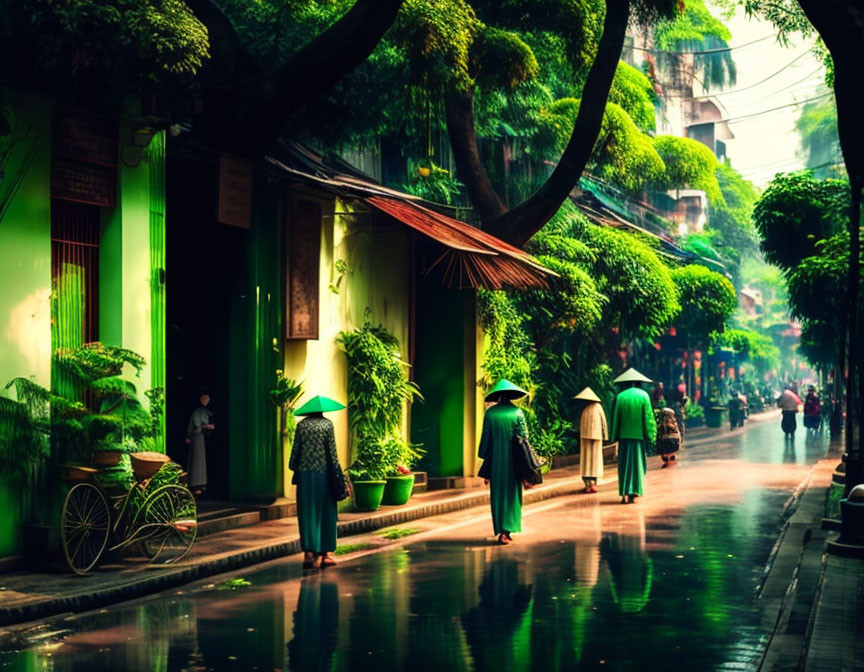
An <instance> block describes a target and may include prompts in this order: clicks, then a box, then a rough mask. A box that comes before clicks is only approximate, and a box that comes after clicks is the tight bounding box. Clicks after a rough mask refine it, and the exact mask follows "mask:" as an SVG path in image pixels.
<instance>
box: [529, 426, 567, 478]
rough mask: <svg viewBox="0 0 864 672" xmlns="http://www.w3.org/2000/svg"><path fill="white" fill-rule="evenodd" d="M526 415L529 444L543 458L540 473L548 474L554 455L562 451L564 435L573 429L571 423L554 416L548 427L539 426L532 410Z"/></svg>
mask: <svg viewBox="0 0 864 672" xmlns="http://www.w3.org/2000/svg"><path fill="white" fill-rule="evenodd" d="M526 415H527V417H528V425H529V427H528V436H529V438H530V443H531V446H532V447H533V448H534V452H535V453H537V457H539V458H540V459H542V460H543V466H541V467H540V473H541V474H544V475H545V474H548V473H549V471H550V470H551V469H552V462H553V461H554V459H555V457H556V456H557V455H561V454H562V453H563V452H564V437H565V436H566V434H567V432H569V431H570V430H571V429H573V425H572V423H570V422H567V421H566V420H562V419H560V418H555V420H553V421H552V423H551V424H550V425H549V426H548V427H546V426H541V425H540V423H539V422H538V421H537V419H536V416H535V415H534V414H533V413H532V412H530V411H529V412H528V413H526Z"/></svg>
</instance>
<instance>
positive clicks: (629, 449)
mask: <svg viewBox="0 0 864 672" xmlns="http://www.w3.org/2000/svg"><path fill="white" fill-rule="evenodd" d="M613 382H615V383H618V384H620V385H626V386H627V389H625V390H624V391H622V392H620V393H619V394H618V396H617V397H616V398H615V410H614V411H613V413H612V432H611V434H612V439H613V440H614V441H618V494H619V495H621V503H622V504H625V503H630V504H632V503H633V502H634V501H636V497H639V496H641V495H642V494H643V490H644V483H645V471H646V470H647V461H646V455H647V448H648V444H649V443H654V442H655V441H656V439H657V423H656V421H655V420H654V411H653V409H652V408H651V397H649V396H648V393H647V392H646V391H645V390H642V389H640V388H639V387H638V385H639V383H650V382H651V381H650V380H649V379H648V378H646V377H645V376H643V375H642V374H641V373H639V372H638V371H637V370H636V369H633V368H630V369H627V371H625V372H624V373H622V374H621V375H620V376H618V377H617V378H616V379H615V380H614V381H613Z"/></svg>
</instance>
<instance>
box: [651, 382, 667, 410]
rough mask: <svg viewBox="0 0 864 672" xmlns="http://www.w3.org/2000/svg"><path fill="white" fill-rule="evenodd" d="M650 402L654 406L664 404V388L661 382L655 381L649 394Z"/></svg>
mask: <svg viewBox="0 0 864 672" xmlns="http://www.w3.org/2000/svg"><path fill="white" fill-rule="evenodd" d="M651 402H652V403H653V404H654V408H663V407H664V406H665V405H666V390H665V389H664V387H663V383H657V386H656V387H655V388H654V392H653V393H652V394H651Z"/></svg>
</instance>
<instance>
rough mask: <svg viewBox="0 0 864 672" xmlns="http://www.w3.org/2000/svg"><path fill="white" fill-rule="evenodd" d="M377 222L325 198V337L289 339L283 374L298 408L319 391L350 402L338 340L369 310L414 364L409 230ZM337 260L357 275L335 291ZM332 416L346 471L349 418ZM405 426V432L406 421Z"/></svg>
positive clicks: (287, 490)
mask: <svg viewBox="0 0 864 672" xmlns="http://www.w3.org/2000/svg"><path fill="white" fill-rule="evenodd" d="M334 210H335V212H334ZM372 220H373V215H372V214H371V213H370V212H368V211H366V212H356V208H354V207H352V205H351V204H347V203H343V202H341V201H336V202H335V203H334V202H333V201H322V227H321V267H320V273H319V297H320V305H319V337H318V340H316V341H288V342H287V344H286V347H285V375H286V376H288V377H290V378H296V379H298V380H302V381H303V387H304V390H305V395H304V397H303V399H301V402H300V403H303V401H305V399H308V398H310V397H312V396H314V395H316V394H323V395H327V396H330V397H333V398H334V399H337V400H338V401H341V402H343V403H345V402H347V400H348V391H347V388H348V377H347V370H346V363H345V355H344V353H343V352H342V351H341V350H340V349H339V346H338V345H337V343H336V337H337V336H338V334H339V332H340V331H344V330H350V329H353V328H355V327H358V326H361V325H362V324H363V323H364V321H365V319H366V318H365V316H364V312H365V310H366V307H367V306H368V307H369V308H371V310H372V312H371V314H370V317H369V319H370V321H372V322H374V323H376V324H377V323H381V324H383V325H384V326H385V327H386V328H387V330H388V331H390V333H392V334H393V335H394V336H396V337H397V338H398V339H399V342H400V343H401V345H402V355H403V357H404V358H405V359H406V360H407V359H408V347H409V342H408V336H409V333H408V331H409V310H410V306H409V301H410V291H411V251H410V244H409V237H408V233H407V231H406V229H405V227H404V226H402V225H398V224H395V223H393V224H392V225H387V224H386V223H384V222H382V221H380V220H377V219H376V220H375V224H376V225H375V227H374V228H373V226H372ZM289 225H290V224H289ZM339 259H342V260H344V261H345V262H346V263H347V264H348V267H349V269H350V271H351V273H350V275H346V276H344V277H343V278H342V280H341V282H340V283H339V292H338V294H337V293H334V292H333V291H331V289H330V285H331V284H336V282H337V280H338V277H339V273H338V272H337V271H336V268H335V264H336V261H337V260H339ZM327 417H328V418H330V419H331V420H332V421H333V424H334V426H335V430H336V445H337V447H338V449H339V461H340V462H341V463H342V465H343V466H347V465H348V464H349V463H350V447H349V432H348V414H347V413H346V412H344V411H343V412H340V413H330V414H328V416H327ZM406 418H407V414H406ZM405 424H406V427H405V431H406V432H407V431H408V428H407V419H406V423H405ZM289 451H290V446H288V447H286V449H285V453H284V464H285V468H284V473H285V479H284V480H285V483H284V487H285V490H284V492H285V494H286V496H288V497H290V498H291V499H293V498H294V490H293V486H291V485H290V483H291V476H292V474H291V472H290V471H289V470H288V454H289Z"/></svg>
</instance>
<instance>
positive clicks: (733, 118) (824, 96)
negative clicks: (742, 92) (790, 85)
mask: <svg viewBox="0 0 864 672" xmlns="http://www.w3.org/2000/svg"><path fill="white" fill-rule="evenodd" d="M833 95H834V92H833V91H829V92H827V93H823V94H822V95H821V96H814V97H813V98H807V99H806V100H800V101H796V102H794V103H786V105H780V106H779V107H772V108H770V109H768V110H760V111H759V112H753V113H751V114H742V115H741V116H740V117H729V118H728V119H718V120H717V121H716V122H715V123H717V124H719V123H721V122H725V123H732V122H738V121H743V120H744V119H751V118H752V117H759V116H761V115H763V114H770V113H771V112H777V111H778V110H783V109H786V108H787V107H798V106H799V105H804V104H805V103H812V102H813V101H814V100H821V99H822V98H826V97H827V96H833Z"/></svg>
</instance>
